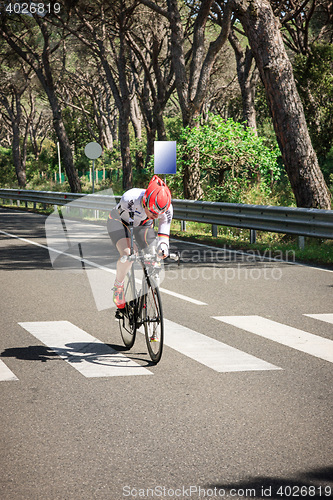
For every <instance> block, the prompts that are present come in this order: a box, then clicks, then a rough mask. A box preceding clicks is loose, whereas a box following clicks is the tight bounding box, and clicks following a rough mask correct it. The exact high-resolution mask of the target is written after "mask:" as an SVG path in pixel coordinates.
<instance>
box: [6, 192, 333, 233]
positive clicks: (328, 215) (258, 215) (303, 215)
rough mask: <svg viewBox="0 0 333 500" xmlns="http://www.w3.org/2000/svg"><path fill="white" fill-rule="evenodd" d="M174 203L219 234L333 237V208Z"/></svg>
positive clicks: (101, 198)
mask: <svg viewBox="0 0 333 500" xmlns="http://www.w3.org/2000/svg"><path fill="white" fill-rule="evenodd" d="M83 197H84V202H83V200H82V199H83ZM1 198H2V199H10V200H18V201H23V202H26V203H28V202H32V203H35V204H36V203H42V204H44V205H66V204H67V203H70V202H73V201H75V203H74V204H73V206H75V207H77V208H90V209H93V210H101V211H105V212H108V211H110V210H111V209H112V207H113V203H112V201H110V197H109V196H106V195H100V194H93V195H89V196H87V195H83V194H75V193H59V192H53V191H29V190H23V189H22V190H18V189H0V199H1ZM118 199H119V197H116V200H118ZM81 201H82V203H81ZM172 204H173V207H174V218H175V219H177V220H181V221H195V222H199V223H206V224H212V227H213V234H214V232H215V233H216V227H217V226H231V227H237V228H246V229H250V230H252V231H255V230H258V231H269V232H276V233H284V234H294V235H298V236H303V237H304V236H311V237H316V238H331V239H333V211H332V210H318V209H315V208H291V207H275V206H261V205H242V204H238V203H218V202H208V201H191V200H172ZM214 228H215V231H214Z"/></svg>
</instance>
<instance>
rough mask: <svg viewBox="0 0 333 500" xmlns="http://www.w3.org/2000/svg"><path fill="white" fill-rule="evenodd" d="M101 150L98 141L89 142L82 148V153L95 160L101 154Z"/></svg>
mask: <svg viewBox="0 0 333 500" xmlns="http://www.w3.org/2000/svg"><path fill="white" fill-rule="evenodd" d="M102 152H103V150H102V146H101V145H100V144H98V142H89V144H87V145H86V147H85V148H84V153H85V155H86V156H87V157H88V158H90V160H96V158H99V157H100V156H101V154H102Z"/></svg>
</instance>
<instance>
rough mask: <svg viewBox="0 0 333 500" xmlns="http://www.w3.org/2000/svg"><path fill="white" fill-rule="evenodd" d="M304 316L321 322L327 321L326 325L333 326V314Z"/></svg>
mask: <svg viewBox="0 0 333 500" xmlns="http://www.w3.org/2000/svg"><path fill="white" fill-rule="evenodd" d="M303 316H308V317H309V318H313V319H319V321H325V323H331V324H332V325H333V314H304V315H303Z"/></svg>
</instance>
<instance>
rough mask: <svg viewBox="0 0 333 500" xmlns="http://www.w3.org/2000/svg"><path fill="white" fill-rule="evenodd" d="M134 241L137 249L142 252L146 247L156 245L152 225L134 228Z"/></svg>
mask: <svg viewBox="0 0 333 500" xmlns="http://www.w3.org/2000/svg"><path fill="white" fill-rule="evenodd" d="M134 235H135V240H136V242H137V244H138V247H139V248H140V249H141V250H143V249H145V248H147V247H150V246H153V245H156V241H157V239H156V234H155V231H154V228H153V225H152V224H151V225H148V226H138V227H135V228H134Z"/></svg>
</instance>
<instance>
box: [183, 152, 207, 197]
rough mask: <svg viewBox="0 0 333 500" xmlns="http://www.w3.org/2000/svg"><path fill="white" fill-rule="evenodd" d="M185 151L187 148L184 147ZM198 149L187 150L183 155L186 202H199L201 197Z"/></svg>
mask: <svg viewBox="0 0 333 500" xmlns="http://www.w3.org/2000/svg"><path fill="white" fill-rule="evenodd" d="M186 149H187V147H186ZM199 155H200V153H199V147H195V148H193V149H192V150H191V151H189V150H187V152H186V153H185V154H184V156H183V159H184V174H183V179H184V197H185V198H186V199H188V200H199V199H200V198H202V196H203V189H202V187H201V182H200V167H199Z"/></svg>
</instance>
